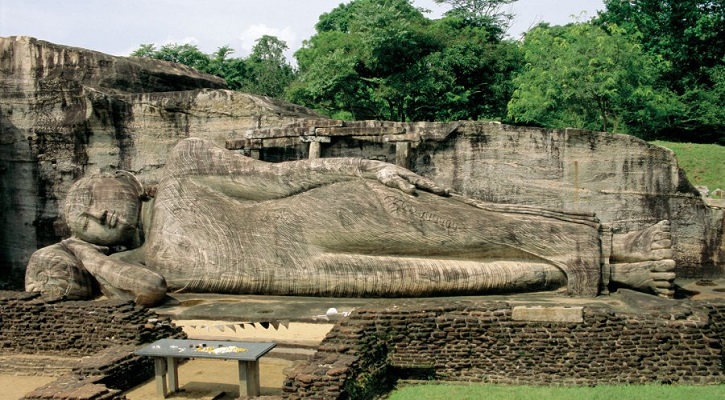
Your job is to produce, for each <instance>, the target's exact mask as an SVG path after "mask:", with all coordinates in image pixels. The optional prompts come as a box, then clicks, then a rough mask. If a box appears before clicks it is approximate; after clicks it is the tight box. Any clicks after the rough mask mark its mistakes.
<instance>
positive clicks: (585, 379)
mask: <svg viewBox="0 0 725 400" xmlns="http://www.w3.org/2000/svg"><path fill="white" fill-rule="evenodd" d="M512 310H513V308H512V307H511V306H510V305H508V304H506V303H489V304H481V303H473V302H456V303H452V304H450V305H447V306H440V305H433V304H425V303H417V304H408V305H405V304H401V305H397V306H396V307H393V308H386V309H374V308H367V309H359V310H357V311H356V312H354V313H353V314H352V315H351V316H350V318H348V319H346V320H343V321H341V322H340V323H339V324H338V325H337V326H336V327H335V328H334V329H333V330H332V331H331V332H330V334H329V335H328V336H327V337H326V338H325V340H324V341H323V343H322V344H321V345H320V347H319V349H318V352H317V354H316V355H315V356H314V358H313V359H312V360H311V361H310V362H308V363H306V364H304V365H300V366H299V367H297V368H296V369H295V370H294V371H293V372H292V373H291V374H290V375H289V376H288V379H287V381H286V382H285V387H284V395H285V397H286V398H289V399H303V398H305V399H347V398H353V399H363V398H371V397H372V396H373V395H374V394H375V393H376V392H377V393H379V392H384V391H386V390H387V389H388V388H389V387H390V384H392V383H394V381H395V380H396V379H399V378H411V377H412V378H421V377H422V378H432V379H437V380H449V381H469V382H482V383H501V384H535V385H536V384H544V385H546V384H550V385H560V384H563V385H593V384H624V383H627V384H640V383H682V384H710V383H723V382H725V371H723V361H724V358H723V350H722V333H723V330H724V328H725V319H724V317H725V303H708V304H694V305H691V306H688V307H684V308H683V307H678V308H677V310H676V311H672V312H667V311H664V312H663V311H662V310H660V311H657V312H652V313H646V314H626V313H615V312H614V311H613V310H611V309H609V308H607V307H585V308H584V310H583V321H582V322H577V323H572V322H566V323H564V322H532V321H518V320H514V319H513V318H512Z"/></svg>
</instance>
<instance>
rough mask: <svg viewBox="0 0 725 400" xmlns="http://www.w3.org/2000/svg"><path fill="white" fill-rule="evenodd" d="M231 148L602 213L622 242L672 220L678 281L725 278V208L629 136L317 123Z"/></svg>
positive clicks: (669, 157)
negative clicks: (399, 172) (365, 163)
mask: <svg viewBox="0 0 725 400" xmlns="http://www.w3.org/2000/svg"><path fill="white" fill-rule="evenodd" d="M313 145H314V146H313ZM227 147H228V148H244V149H246V150H245V151H247V152H248V153H250V154H253V155H254V154H257V155H258V156H259V157H260V158H262V159H266V160H276V159H277V158H278V157H279V155H280V154H287V155H289V154H297V155H299V156H300V157H305V156H307V155H308V152H309V153H314V154H313V155H312V156H311V157H363V158H371V159H377V160H383V161H387V162H391V163H398V164H400V165H404V166H407V167H409V168H410V169H412V170H413V171H415V172H417V173H419V174H421V175H423V176H426V177H428V178H432V179H433V180H435V181H436V182H439V183H440V184H443V185H446V186H448V187H451V188H453V190H455V191H456V192H458V193H461V194H463V195H465V196H469V197H472V198H476V199H480V200H484V201H489V202H493V203H504V204H523V205H532V206H541V207H547V208H554V209H562V210H567V211H577V210H579V211H589V212H594V213H596V215H597V217H598V218H599V219H600V220H601V221H602V222H603V223H606V224H607V225H609V226H610V227H611V229H612V232H613V233H615V234H616V233H622V232H630V231H633V230H640V229H644V228H645V227H647V226H649V225H652V224H653V223H655V222H657V221H660V220H670V221H671V222H672V247H673V251H674V259H675V260H676V262H677V273H678V276H680V277H716V276H722V275H723V274H725V265H724V263H725V246H724V244H723V240H722V235H723V221H724V220H723V217H724V214H723V209H722V208H719V207H710V206H708V205H707V204H705V202H704V201H703V199H702V198H701V197H700V196H699V194H698V193H697V191H696V190H695V189H694V187H692V185H691V184H690V183H689V182H688V180H687V178H686V177H685V175H684V173H683V171H682V170H680V168H679V167H678V165H677V160H676V159H675V155H674V153H673V152H672V151H670V150H668V149H665V148H662V147H658V146H654V145H651V144H649V143H647V142H644V141H642V140H639V139H637V138H635V137H632V136H629V135H615V134H607V133H599V132H590V131H582V130H576V129H566V130H550V129H541V128H531V127H516V126H508V125H503V124H499V123H489V122H474V121H461V122H456V123H423V122H419V123H394V122H378V121H356V122H342V121H309V124H308V126H304V127H301V126H300V124H295V125H291V126H288V127H287V128H272V129H256V130H251V131H250V132H249V133H248V134H247V139H246V140H244V141H233V140H230V141H228V142H227ZM309 149H314V151H313V150H309Z"/></svg>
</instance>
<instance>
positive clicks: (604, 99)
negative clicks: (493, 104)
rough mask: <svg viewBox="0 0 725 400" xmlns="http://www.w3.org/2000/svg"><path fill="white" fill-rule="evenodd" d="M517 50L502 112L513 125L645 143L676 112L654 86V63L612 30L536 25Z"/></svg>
mask: <svg viewBox="0 0 725 400" xmlns="http://www.w3.org/2000/svg"><path fill="white" fill-rule="evenodd" d="M522 50H523V52H524V58H525V62H526V67H525V68H524V70H523V71H522V72H521V73H520V74H518V75H517V76H516V77H515V78H514V80H513V83H514V87H515V88H516V89H515V92H514V95H513V97H512V99H511V101H510V103H509V105H508V111H509V118H511V119H512V120H513V121H514V122H516V123H522V124H531V125H539V126H545V127H551V128H566V127H573V128H584V129H591V130H598V131H604V132H619V133H631V134H636V135H638V136H642V137H647V136H649V135H653V134H654V133H655V132H658V131H660V130H662V129H665V128H667V127H668V120H667V118H666V116H667V115H670V114H671V113H672V110H673V109H677V108H678V107H680V104H679V103H678V102H677V100H676V98H675V97H674V95H673V94H672V93H671V92H669V91H668V90H667V89H665V88H661V87H658V85H657V76H658V70H657V67H658V65H659V64H658V60H656V59H654V58H652V57H650V56H648V55H646V54H644V53H643V52H642V51H641V49H640V47H639V46H638V45H637V44H636V43H634V42H632V41H631V40H630V37H628V36H627V35H626V34H625V32H624V31H622V30H620V29H617V28H616V27H615V26H610V27H609V29H608V32H607V31H605V30H604V29H602V28H600V27H598V26H596V25H594V24H591V23H577V24H570V25H567V26H557V27H549V26H547V25H540V26H538V27H536V28H534V29H533V30H531V31H529V32H528V33H527V34H526V37H525V39H524V43H523V45H522Z"/></svg>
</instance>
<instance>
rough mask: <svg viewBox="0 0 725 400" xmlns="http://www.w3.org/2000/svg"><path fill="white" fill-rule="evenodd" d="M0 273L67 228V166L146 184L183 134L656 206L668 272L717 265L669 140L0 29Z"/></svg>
mask: <svg viewBox="0 0 725 400" xmlns="http://www.w3.org/2000/svg"><path fill="white" fill-rule="evenodd" d="M0 72H1V73H0V88H1V89H2V92H0V210H2V214H0V287H1V286H10V287H15V288H18V287H20V285H21V283H22V279H23V274H24V268H25V265H26V263H27V260H28V259H29V257H30V255H31V254H32V252H33V251H35V250H36V249H37V248H40V247H43V246H46V245H48V244H51V243H55V242H57V241H58V240H59V238H60V237H62V236H63V235H65V234H67V232H66V230H65V227H64V226H63V225H62V224H60V223H59V222H58V206H59V203H60V201H61V200H62V199H63V198H64V197H65V193H66V192H67V190H68V188H69V187H70V184H71V183H72V182H73V181H75V180H76V179H78V178H79V177H81V176H84V175H88V174H93V173H97V172H109V171H113V170H115V169H126V170H129V171H132V172H134V173H136V174H137V175H138V176H139V177H140V179H141V180H142V181H144V182H147V183H153V182H154V181H155V180H156V179H157V177H156V172H157V171H158V169H159V168H160V167H161V166H163V165H164V163H165V160H166V155H167V153H168V151H169V150H170V149H171V147H173V146H174V145H175V144H176V142H178V141H179V140H180V139H182V138H186V137H189V136H195V137H201V138H206V139H209V140H212V141H214V142H215V143H218V144H221V145H223V144H226V146H227V147H228V148H230V149H235V150H239V151H241V152H243V153H244V154H246V155H249V156H252V157H257V158H260V159H263V160H268V161H283V160H291V159H300V158H306V157H308V156H309V155H310V154H311V153H312V154H313V155H314V156H317V155H319V156H321V157H336V156H353V157H364V158H372V159H379V160H385V161H388V162H392V163H398V164H401V163H402V164H404V165H407V166H408V167H410V168H411V169H412V170H414V171H416V172H418V173H420V174H422V175H424V176H428V177H431V178H433V179H435V180H437V181H439V182H440V183H442V184H445V185H448V186H450V187H452V188H453V189H454V190H456V191H457V192H460V193H463V194H466V195H469V196H472V197H476V198H480V199H483V200H487V201H492V202H496V203H519V204H531V205H540V206H546V207H552V208H562V209H567V210H586V211H593V212H595V213H597V215H598V216H599V218H600V219H601V220H602V221H603V222H606V223H610V224H612V226H613V229H614V231H615V232H617V231H627V230H632V229H640V228H642V227H644V226H647V225H649V224H652V223H654V222H656V221H658V220H661V219H670V220H671V221H672V229H673V236H674V240H673V246H674V249H675V258H676V261H677V265H678V267H677V268H678V270H677V272H678V273H679V274H680V276H694V277H715V276H723V275H725V243H723V240H722V236H723V229H724V225H723V224H724V222H723V221H724V215H723V210H722V209H721V208H716V207H708V206H707V205H705V203H704V202H703V201H702V199H701V198H700V197H699V196H698V195H697V194H696V192H695V191H694V190H693V189H692V187H691V185H690V184H689V182H688V181H687V179H686V178H685V177H684V174H683V173H682V172H681V171H680V169H679V168H678V167H677V162H676V160H675V158H674V155H673V153H672V152H670V151H668V150H666V149H663V148H660V147H656V146H652V145H650V144H647V143H645V142H643V141H641V140H638V139H636V138H633V137H630V136H626V135H612V134H604V133H595V132H587V131H579V130H571V129H568V130H548V129H540V128H527V127H513V126H507V125H502V124H497V123H484V122H472V121H468V122H454V123H392V122H379V121H356V122H350V123H345V122H342V121H333V120H328V119H323V118H322V117H321V116H319V115H318V114H316V113H314V112H313V111H311V110H308V109H305V108H302V107H299V106H295V105H292V104H288V103H283V102H280V101H276V100H273V99H269V98H263V97H257V96H251V95H246V94H242V93H237V92H232V91H228V90H224V89H220V88H221V87H223V82H222V81H221V80H220V79H219V78H216V77H212V76H209V75H204V74H201V73H198V72H196V71H194V70H191V69H188V68H185V67H182V66H178V65H174V64H169V63H165V62H161V61H154V60H144V59H136V58H124V57H113V56H109V55H105V54H102V53H98V52H92V51H88V50H83V49H76V48H69V47H64V46H59V45H54V44H51V43H47V42H43V41H39V40H35V39H32V38H26V37H10V38H0Z"/></svg>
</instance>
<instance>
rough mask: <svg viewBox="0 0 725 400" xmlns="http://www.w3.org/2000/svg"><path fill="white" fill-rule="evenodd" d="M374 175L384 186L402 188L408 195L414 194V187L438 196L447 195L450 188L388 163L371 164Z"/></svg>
mask: <svg viewBox="0 0 725 400" xmlns="http://www.w3.org/2000/svg"><path fill="white" fill-rule="evenodd" d="M371 167H372V169H373V170H374V171H375V177H376V178H377V180H378V181H380V183H382V184H384V185H385V186H388V187H391V188H394V189H399V190H402V191H403V192H405V193H407V194H409V195H415V191H416V189H420V190H424V191H426V192H430V193H433V194H437V195H439V196H448V195H449V194H450V192H451V191H450V189H449V188H446V187H443V186H440V185H438V184H436V183H435V182H434V181H432V180H430V179H428V178H425V177H422V176H420V175H418V174H416V173H415V172H413V171H410V170H408V169H405V168H402V167H399V166H397V165H393V164H388V163H382V162H381V163H379V164H373V165H371Z"/></svg>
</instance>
